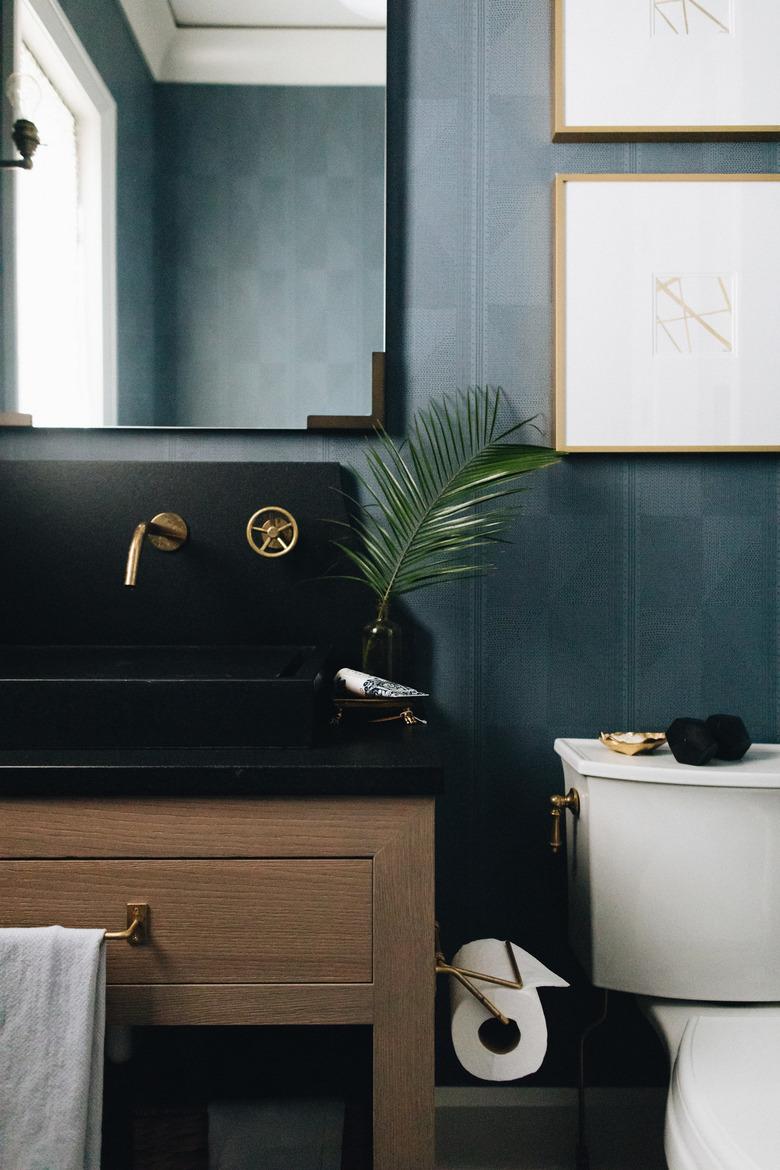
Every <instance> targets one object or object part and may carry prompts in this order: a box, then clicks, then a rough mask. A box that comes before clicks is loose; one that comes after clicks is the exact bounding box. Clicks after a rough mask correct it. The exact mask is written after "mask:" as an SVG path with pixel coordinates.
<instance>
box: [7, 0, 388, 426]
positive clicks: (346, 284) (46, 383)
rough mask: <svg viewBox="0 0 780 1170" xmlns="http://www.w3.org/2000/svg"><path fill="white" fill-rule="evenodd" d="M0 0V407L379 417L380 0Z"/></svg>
mask: <svg viewBox="0 0 780 1170" xmlns="http://www.w3.org/2000/svg"><path fill="white" fill-rule="evenodd" d="M3 2H4V4H5V8H4V14H5V11H6V10H7V9H8V8H9V7H11V8H12V12H13V26H14V36H13V62H11V61H9V54H8V50H7V44H6V43H5V42H6V38H4V58H5V60H4V69H5V71H6V75H7V74H8V72H10V67H11V65H13V68H14V69H15V70H16V71H17V72H21V73H22V74H24V75H25V77H31V78H32V81H33V84H32V85H31V86H28V87H27V88H28V89H30V90H32V91H33V95H32V97H33V100H32V102H30V101H29V95H27V96H25V95H24V94H23V95H22V96H21V98H20V97H19V95H18V94H15V95H14V107H13V109H10V107H8V103H7V102H5V101H4V102H3V105H4V106H6V107H7V108H6V109H5V110H4V127H3V142H4V143H6V144H7V146H6V147H5V148H4V151H3V157H6V156H10V155H12V154H13V146H12V143H11V141H10V126H11V124H12V123H13V121H14V120H15V119H16V118H18V117H30V118H31V120H33V121H35V122H36V125H37V126H38V129H39V133H40V138H41V142H42V145H41V147H40V148H39V149H38V151H37V153H36V155H35V157H34V160H33V168H32V170H29V171H24V170H21V169H18V170H16V169H9V170H5V171H3V172H2V175H3V184H4V187H3V202H2V209H3V236H4V252H5V254H6V255H7V256H8V257H9V259H10V261H11V262H10V263H8V264H7V265H6V266H4V267H5V271H4V277H3V279H4V284H3V301H4V304H3V308H4V314H3V315H4V320H5V326H4V336H3V343H2V344H3V354H2V357H3V367H4V370H5V377H4V389H3V397H2V400H0V424H1V423H6V424H17V425H25V424H26V423H28V417H29V416H31V419H32V425H33V426H44V427H116V426H119V427H166V428H168V427H175V428H179V427H185V428H192V427H194V428H239V429H274V430H277V429H278V430H288V429H292V430H300V429H321V428H328V427H337V428H342V429H347V428H364V429H369V428H370V427H371V425H373V420H374V419H376V418H378V419H380V420H381V418H382V415H383V396H384V352H383V351H384V348H385V342H384V324H385V307H384V300H385V297H384V291H385V270H384V252H385V76H386V0H101V2H100V4H99V5H94V4H91V3H85V0H3ZM25 102H26V103H27V105H28V106H29V105H32V107H33V108H32V109H23V108H22V105H23V104H24V103H25ZM20 103H21V104H20Z"/></svg>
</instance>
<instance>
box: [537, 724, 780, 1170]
mask: <svg viewBox="0 0 780 1170" xmlns="http://www.w3.org/2000/svg"><path fill="white" fill-rule="evenodd" d="M555 750H556V752H557V753H558V755H559V756H560V757H561V759H562V761H563V771H564V777H565V784H566V789H567V791H568V790H569V789H571V788H574V789H575V790H576V791H577V792H578V794H579V815H575V814H574V813H573V812H571V811H567V812H566V829H567V854H568V874H569V903H570V906H569V923H570V925H569V937H570V940H571V943H572V946H573V948H574V951H575V953H576V955H577V957H578V958H579V960H580V962H581V963H582V964H583V966H584V967H585V970H586V971H587V973H588V975H589V976H590V978H591V980H592V982H593V983H594V984H595V985H596V986H597V987H605V988H612V989H615V990H618V991H632V992H635V993H636V994H637V995H638V996H639V997H640V1003H641V1006H642V1007H643V1009H644V1010H645V1012H646V1013H647V1015H648V1017H649V1018H650V1020H651V1021H652V1023H653V1024H654V1026H655V1028H656V1030H657V1031H658V1033H659V1035H660V1036H661V1038H662V1039H663V1041H664V1043H665V1044H666V1047H667V1051H668V1053H669V1063H670V1068H671V1078H670V1084H669V1094H668V1098H667V1105H666V1134H665V1148H666V1157H667V1161H668V1163H669V1167H670V1170H780V745H778V744H755V745H754V746H753V747H752V748H751V749H750V751H749V752H748V754H747V755H746V756H745V757H744V758H743V759H742V760H740V761H738V762H737V763H727V762H724V761H717V760H715V761H713V762H712V763H710V764H708V765H706V766H704V767H699V768H694V767H691V766H688V765H685V764H678V763H677V762H676V761H675V759H674V756H673V755H672V754H671V752H670V750H669V748H668V747H666V746H664V747H662V748H661V749H660V750H658V751H657V752H655V753H653V754H652V755H645V756H622V755H618V754H616V753H615V752H612V751H610V750H609V749H608V748H605V747H604V746H603V745H602V744H601V743H599V741H598V740H591V739H558V740H556V741H555Z"/></svg>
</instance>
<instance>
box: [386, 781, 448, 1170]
mask: <svg viewBox="0 0 780 1170" xmlns="http://www.w3.org/2000/svg"><path fill="white" fill-rule="evenodd" d="M407 804H408V808H409V814H410V815H409V818H408V820H407V822H406V824H405V826H404V828H403V830H402V831H401V832H399V833H398V835H397V836H395V837H394V838H393V839H392V840H391V841H390V842H388V844H387V845H386V846H385V847H384V848H383V849H382V850H380V852H378V853H377V854H375V856H374V1037H373V1042H374V1165H373V1170H433V1164H434V1112H433V1106H434V1100H433V1091H434V1034H433V1021H434V991H435V988H434V983H435V974H434V958H433V949H434V942H433V940H434V892H433V866H434V860H433V801H432V800H427V799H422V798H417V799H410V800H409V801H408V802H407Z"/></svg>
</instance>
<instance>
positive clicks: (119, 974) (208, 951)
mask: <svg viewBox="0 0 780 1170" xmlns="http://www.w3.org/2000/svg"><path fill="white" fill-rule="evenodd" d="M371 901H372V863H371V861H370V860H369V859H365V858H353V859H320V860H313V859H312V860H310V859H299V858H295V859H290V860H284V859H280V860H257V861H253V860H245V859H241V860H224V859H210V860H190V859H188V860H171V861H147V860H144V861H2V862H0V926H49V925H52V924H59V925H61V926H82V927H86V926H99V927H103V928H105V929H107V930H118V929H119V930H121V929H122V928H124V926H125V925H126V921H125V917H126V905H127V903H128V902H146V903H148V905H149V940H148V942H147V943H146V944H145V945H143V946H130V945H129V944H128V943H127V942H108V943H106V946H107V948H108V950H107V955H108V981H109V983H121V984H144V983H369V982H371V978H372V936H371V932H372V926H371Z"/></svg>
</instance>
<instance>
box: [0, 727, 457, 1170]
mask: <svg viewBox="0 0 780 1170" xmlns="http://www.w3.org/2000/svg"><path fill="white" fill-rule="evenodd" d="M439 784H440V772H439V768H438V765H437V763H436V759H435V756H434V754H433V752H432V750H431V749H430V748H429V747H428V746H427V742H426V740H425V733H423V734H422V735H421V734H420V732H417V731H399V732H398V733H395V732H394V733H393V735H392V736H388V737H386V738H382V739H377V740H375V741H372V742H366V743H348V742H345V743H340V742H336V743H335V744H329V745H326V746H323V747H318V748H312V749H308V750H278V749H277V750H257V749H246V750H242V751H230V750H227V749H225V750H222V751H219V752H217V751H207V750H201V751H194V750H190V751H187V750H182V751H178V750H171V751H168V752H160V751H152V750H149V751H122V752H119V751H116V752H111V751H103V752H100V753H98V752H92V753H90V752H78V753H77V752H75V751H73V752H68V751H59V752H54V751H51V752H37V753H35V752H20V751H17V752H10V751H6V752H2V753H0V925H3V926H10V925H16V926H32V925H47V924H53V923H59V924H61V925H64V926H99V927H104V928H105V929H107V930H119V929H122V928H123V927H125V926H126V925H127V923H126V913H127V909H126V907H127V904H128V903H146V904H148V906H149V919H148V938H147V940H146V942H145V943H144V944H143V945H140V946H131V945H129V944H128V943H127V942H124V941H112V942H108V943H107V944H106V945H107V947H108V948H109V949H108V965H107V970H108V991H107V1007H108V1019H109V1021H110V1022H113V1023H120V1024H131V1025H150V1024H152V1025H175V1024H190V1025H191V1024H196V1025H226V1024H227V1025H266V1024H290V1025H292V1024H329V1025H339V1024H345V1025H346V1024H364V1025H370V1026H371V1028H372V1029H373V1103H374V1104H373V1149H374V1158H373V1166H374V1170H432V1167H433V1086H434V1071H433V1056H434V1043H433V1001H434V962H433V937H434V901H433V898H434V895H433V847H434V838H433V832H434V830H433V813H434V801H433V794H434V793H435V791H436V790H437V788H438V786H439Z"/></svg>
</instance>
